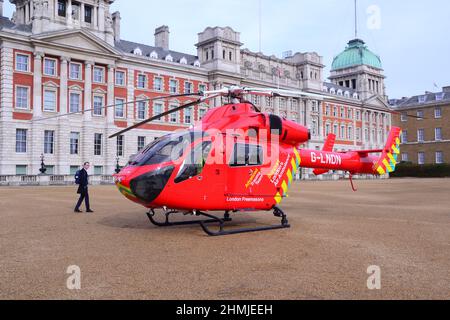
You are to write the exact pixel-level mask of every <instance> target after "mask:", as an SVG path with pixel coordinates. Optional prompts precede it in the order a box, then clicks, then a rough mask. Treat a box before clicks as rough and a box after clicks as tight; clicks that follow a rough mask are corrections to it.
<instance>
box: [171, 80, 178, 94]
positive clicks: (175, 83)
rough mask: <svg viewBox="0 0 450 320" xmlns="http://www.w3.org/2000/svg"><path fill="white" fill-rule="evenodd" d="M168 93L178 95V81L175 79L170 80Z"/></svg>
mask: <svg viewBox="0 0 450 320" xmlns="http://www.w3.org/2000/svg"><path fill="white" fill-rule="evenodd" d="M169 90H170V93H178V81H177V80H175V79H170V81H169Z"/></svg>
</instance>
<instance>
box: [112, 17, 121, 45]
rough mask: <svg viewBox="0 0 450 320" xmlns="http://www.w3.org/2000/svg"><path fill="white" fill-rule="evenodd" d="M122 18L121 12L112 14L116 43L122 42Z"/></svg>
mask: <svg viewBox="0 0 450 320" xmlns="http://www.w3.org/2000/svg"><path fill="white" fill-rule="evenodd" d="M121 20H122V18H121V17H120V12H119V11H116V12H114V13H113V14H112V21H113V32H114V41H115V42H120V21H121Z"/></svg>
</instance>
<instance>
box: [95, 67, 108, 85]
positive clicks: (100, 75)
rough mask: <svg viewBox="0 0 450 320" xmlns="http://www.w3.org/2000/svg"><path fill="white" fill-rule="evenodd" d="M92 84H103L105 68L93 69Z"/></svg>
mask: <svg viewBox="0 0 450 320" xmlns="http://www.w3.org/2000/svg"><path fill="white" fill-rule="evenodd" d="M94 82H95V83H105V68H103V67H94Z"/></svg>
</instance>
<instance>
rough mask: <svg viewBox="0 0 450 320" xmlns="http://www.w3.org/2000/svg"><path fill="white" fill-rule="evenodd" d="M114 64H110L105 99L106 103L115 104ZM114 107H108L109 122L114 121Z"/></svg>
mask: <svg viewBox="0 0 450 320" xmlns="http://www.w3.org/2000/svg"><path fill="white" fill-rule="evenodd" d="M114 68H115V66H114V65H109V66H108V93H107V97H106V101H105V105H112V104H114ZM114 110H115V109H114V108H109V109H106V110H105V112H106V115H107V122H108V124H113V123H114Z"/></svg>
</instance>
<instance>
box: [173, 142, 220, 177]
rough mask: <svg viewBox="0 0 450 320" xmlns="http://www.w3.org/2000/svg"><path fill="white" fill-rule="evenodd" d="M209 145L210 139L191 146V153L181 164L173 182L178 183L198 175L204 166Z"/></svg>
mask: <svg viewBox="0 0 450 320" xmlns="http://www.w3.org/2000/svg"><path fill="white" fill-rule="evenodd" d="M211 147H212V143H211V141H204V142H202V143H199V144H198V145H197V146H196V147H195V148H193V149H192V151H191V154H190V155H188V156H187V157H186V159H185V160H184V162H183V165H182V166H181V168H180V171H179V173H178V175H177V177H176V178H175V183H180V182H183V181H186V180H188V179H191V178H193V177H195V176H198V175H200V174H201V173H202V171H203V168H204V167H205V164H206V160H207V159H208V156H209V153H210V152H211Z"/></svg>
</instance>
